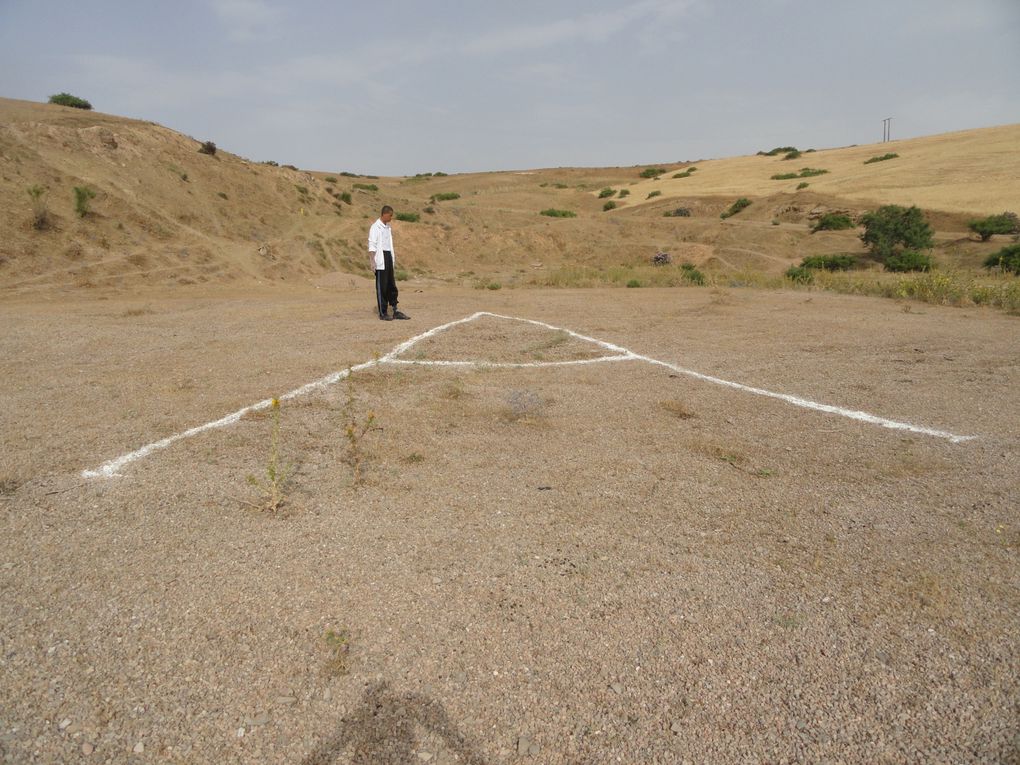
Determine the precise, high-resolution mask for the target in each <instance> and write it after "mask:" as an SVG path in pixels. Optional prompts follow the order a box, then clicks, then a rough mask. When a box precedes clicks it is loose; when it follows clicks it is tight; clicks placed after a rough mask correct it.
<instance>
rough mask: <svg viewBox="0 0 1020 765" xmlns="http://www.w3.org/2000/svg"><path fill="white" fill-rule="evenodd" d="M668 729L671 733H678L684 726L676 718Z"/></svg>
mask: <svg viewBox="0 0 1020 765" xmlns="http://www.w3.org/2000/svg"><path fill="white" fill-rule="evenodd" d="M669 729H670V730H671V731H673V733H676V734H679V733H680V731H682V730H683V729H684V726H683V725H681V724H680V721H679V720H677V721H675V722H674V723H673V724H672V725H670V726H669Z"/></svg>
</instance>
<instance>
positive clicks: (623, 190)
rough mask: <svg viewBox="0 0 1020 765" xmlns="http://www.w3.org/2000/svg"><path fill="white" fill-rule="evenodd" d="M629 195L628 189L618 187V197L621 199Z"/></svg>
mask: <svg viewBox="0 0 1020 765" xmlns="http://www.w3.org/2000/svg"><path fill="white" fill-rule="evenodd" d="M629 196H630V189H620V194H619V197H620V199H623V198H624V197H629Z"/></svg>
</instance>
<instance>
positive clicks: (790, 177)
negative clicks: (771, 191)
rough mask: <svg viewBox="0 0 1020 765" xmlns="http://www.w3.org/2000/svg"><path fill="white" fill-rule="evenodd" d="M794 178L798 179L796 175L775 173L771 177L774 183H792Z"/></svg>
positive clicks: (798, 176)
mask: <svg viewBox="0 0 1020 765" xmlns="http://www.w3.org/2000/svg"><path fill="white" fill-rule="evenodd" d="M794 178H800V175H798V174H797V173H776V174H775V175H773V176H772V180H774V181H792V180H793V179H794Z"/></svg>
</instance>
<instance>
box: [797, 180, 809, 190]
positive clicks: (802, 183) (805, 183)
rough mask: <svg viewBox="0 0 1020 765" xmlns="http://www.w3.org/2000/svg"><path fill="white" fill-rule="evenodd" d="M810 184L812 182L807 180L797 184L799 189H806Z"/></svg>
mask: <svg viewBox="0 0 1020 765" xmlns="http://www.w3.org/2000/svg"><path fill="white" fill-rule="evenodd" d="M810 185H811V184H810V183H808V182H807V181H802V182H801V183H798V184H797V191H800V190H801V189H806V188H807V187H808V186H810Z"/></svg>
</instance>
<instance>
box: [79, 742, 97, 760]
mask: <svg viewBox="0 0 1020 765" xmlns="http://www.w3.org/2000/svg"><path fill="white" fill-rule="evenodd" d="M94 751H96V748H95V747H94V746H92V744H90V743H89V742H88V741H86V742H85V743H84V744H82V745H81V753H82V754H84V755H85V756H86V757H88V756H89V755H90V754H92V753H93V752H94Z"/></svg>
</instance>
